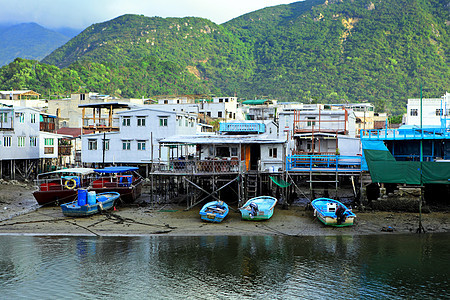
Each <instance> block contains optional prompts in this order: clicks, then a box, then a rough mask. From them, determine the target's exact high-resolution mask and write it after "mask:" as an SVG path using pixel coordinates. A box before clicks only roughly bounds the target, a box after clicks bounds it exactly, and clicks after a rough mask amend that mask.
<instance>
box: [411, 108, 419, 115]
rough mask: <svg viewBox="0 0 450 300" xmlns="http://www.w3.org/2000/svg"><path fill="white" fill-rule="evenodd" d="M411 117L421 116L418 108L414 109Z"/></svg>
mask: <svg viewBox="0 0 450 300" xmlns="http://www.w3.org/2000/svg"><path fill="white" fill-rule="evenodd" d="M409 115H410V116H414V117H417V116H418V115H419V111H418V109H417V108H412V109H411V111H410V112H409Z"/></svg>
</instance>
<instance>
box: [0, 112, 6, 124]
mask: <svg viewBox="0 0 450 300" xmlns="http://www.w3.org/2000/svg"><path fill="white" fill-rule="evenodd" d="M6 122H8V113H0V123H6Z"/></svg>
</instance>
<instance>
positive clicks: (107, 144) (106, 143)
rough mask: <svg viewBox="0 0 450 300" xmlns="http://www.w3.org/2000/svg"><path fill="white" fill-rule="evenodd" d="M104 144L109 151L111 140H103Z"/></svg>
mask: <svg viewBox="0 0 450 300" xmlns="http://www.w3.org/2000/svg"><path fill="white" fill-rule="evenodd" d="M103 146H104V149H105V151H108V150H109V140H103ZM102 149H103V148H102Z"/></svg>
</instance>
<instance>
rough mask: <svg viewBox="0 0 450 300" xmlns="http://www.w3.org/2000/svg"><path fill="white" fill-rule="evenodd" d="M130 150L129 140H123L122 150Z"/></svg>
mask: <svg viewBox="0 0 450 300" xmlns="http://www.w3.org/2000/svg"><path fill="white" fill-rule="evenodd" d="M130 149H131V140H123V141H122V150H130Z"/></svg>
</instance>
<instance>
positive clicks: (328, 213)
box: [311, 198, 356, 227]
mask: <svg viewBox="0 0 450 300" xmlns="http://www.w3.org/2000/svg"><path fill="white" fill-rule="evenodd" d="M311 205H312V206H313V207H314V216H317V218H318V219H319V220H320V221H321V222H322V223H324V224H325V225H330V226H336V227H343V226H350V225H353V220H354V219H355V218H356V215H355V214H354V213H353V212H352V211H351V210H350V209H348V208H347V207H346V206H345V205H344V204H342V203H341V202H339V201H337V200H334V199H329V198H318V199H315V200H313V201H312V202H311Z"/></svg>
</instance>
